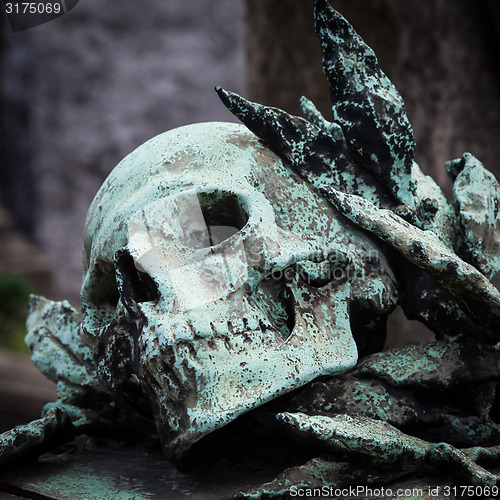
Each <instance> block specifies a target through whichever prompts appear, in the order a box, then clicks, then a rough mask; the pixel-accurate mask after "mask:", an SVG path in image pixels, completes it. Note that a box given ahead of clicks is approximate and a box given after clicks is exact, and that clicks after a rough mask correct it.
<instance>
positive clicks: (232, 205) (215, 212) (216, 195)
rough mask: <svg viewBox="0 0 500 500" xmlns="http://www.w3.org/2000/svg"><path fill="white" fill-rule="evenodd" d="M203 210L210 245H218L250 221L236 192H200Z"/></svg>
mask: <svg viewBox="0 0 500 500" xmlns="http://www.w3.org/2000/svg"><path fill="white" fill-rule="evenodd" d="M198 201H199V203H200V207H201V212H202V214H203V218H204V220H205V224H206V226H207V229H208V233H209V240H210V245H211V246H214V245H217V244H219V243H221V242H223V241H224V240H227V239H228V238H230V237H231V236H233V235H234V234H236V233H238V232H239V231H240V230H241V229H243V227H244V226H245V224H246V223H247V222H248V214H247V212H246V210H245V209H244V208H243V204H242V202H241V200H240V199H239V198H238V196H237V195H236V194H234V193H228V192H225V191H212V192H206V193H204V192H202V193H198Z"/></svg>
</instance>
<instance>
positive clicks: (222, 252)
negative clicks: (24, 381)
mask: <svg viewBox="0 0 500 500" xmlns="http://www.w3.org/2000/svg"><path fill="white" fill-rule="evenodd" d="M315 26H316V33H317V36H318V38H319V41H320V43H321V47H322V50H323V55H324V59H323V67H324V72H325V75H326V77H327V79H328V83H329V86H330V92H331V98H332V112H333V114H332V119H331V121H327V120H326V119H325V118H324V117H323V116H322V115H321V114H320V113H319V112H318V111H317V110H316V109H315V107H314V105H313V104H312V103H311V102H309V101H308V100H307V99H305V98H303V99H302V102H301V104H302V108H303V113H304V118H301V117H297V116H291V115H290V114H288V113H286V112H284V111H281V110H279V109H276V108H272V107H267V106H263V105H259V104H256V103H253V102H249V101H247V100H245V99H244V98H242V97H240V96H238V95H236V94H234V93H231V92H228V91H226V90H223V89H221V88H217V89H216V90H217V92H218V94H219V96H220V98H221V99H222V101H223V102H224V104H225V105H226V106H227V107H228V108H229V110H230V111H231V112H232V113H233V114H234V115H236V116H237V117H238V118H239V119H240V120H241V122H242V123H243V124H235V123H203V124H195V125H189V126H186V127H181V128H178V129H175V130H172V131H169V132H165V133H163V134H160V135H159V136H157V137H155V138H153V139H151V140H149V141H148V142H146V143H145V144H143V145H141V146H140V147H138V148H137V149H136V150H135V151H134V152H132V153H131V154H129V155H128V156H127V157H126V158H125V159H124V160H122V161H121V162H120V163H119V164H118V166H117V167H116V168H115V169H114V170H113V171H112V172H111V174H110V175H109V177H108V178H107V180H106V181H105V182H104V184H103V186H102V187H101V188H100V190H99V192H98V193H97V195H96V197H95V199H94V201H93V203H92V205H91V207H90V209H89V212H88V216H87V220H86V226H85V234H84V241H83V259H84V276H83V283H82V288H81V314H80V313H78V312H77V311H76V310H75V309H73V308H72V307H71V306H70V305H69V303H67V302H65V301H63V302H53V301H51V300H47V299H45V298H42V297H38V296H34V297H32V299H31V303H30V311H29V316H28V320H27V327H28V335H27V337H26V342H27V344H28V346H29V348H30V349H31V351H32V353H33V357H32V359H33V362H34V363H35V364H36V366H37V367H38V368H39V369H40V370H41V371H42V372H43V373H44V374H45V375H46V376H47V377H48V378H50V379H51V380H53V381H55V382H57V388H58V400H57V401H56V402H54V403H51V404H49V405H47V406H46V408H45V410H44V414H43V416H42V417H41V419H40V420H37V421H34V422H32V423H31V424H29V425H25V426H19V427H17V428H15V429H13V430H11V431H8V432H6V433H4V434H3V435H1V436H0V463H3V464H6V463H9V462H10V461H12V460H15V459H16V458H19V457H23V456H25V455H28V454H35V455H36V454H37V453H41V452H42V451H43V450H47V449H50V448H53V447H55V446H57V445H58V444H61V443H64V442H67V441H70V440H72V439H73V438H74V437H75V436H77V435H80V434H86V435H88V436H97V437H99V436H108V437H114V438H115V439H116V440H120V441H122V442H127V441H128V442H130V441H135V442H144V441H145V440H148V439H159V441H161V445H162V448H163V450H164V452H165V454H166V455H167V456H168V457H169V459H171V460H173V461H174V462H175V463H177V464H179V465H180V466H183V464H186V463H187V462H188V461H189V458H190V456H191V454H192V450H194V449H196V446H198V445H199V444H200V443H201V442H203V440H204V439H206V438H207V437H208V436H211V435H213V434H214V433H215V434H216V433H217V432H219V431H220V430H221V429H223V428H225V426H227V425H228V424H230V423H231V422H234V421H236V420H238V418H239V417H241V416H242V415H244V414H247V413H249V412H252V411H256V410H257V411H258V409H259V408H264V407H265V408H268V410H267V413H266V415H269V414H270V413H272V412H270V410H269V409H270V408H271V409H275V412H274V413H272V419H273V420H274V421H275V422H276V423H277V424H276V425H281V426H283V427H288V428H290V429H293V433H291V435H293V436H296V437H297V439H299V438H300V436H304V437H307V439H308V440H309V442H314V443H316V444H317V450H318V452H317V456H316V457H315V458H312V459H311V460H309V461H307V463H304V464H297V465H295V466H292V467H290V468H288V469H286V470H284V471H283V472H282V474H281V475H280V476H278V477H277V478H276V479H275V480H273V481H271V482H269V483H267V484H264V485H262V486H261V487H259V488H256V489H251V490H248V491H245V492H241V493H240V496H241V497H242V498H272V497H280V495H281V496H283V495H285V494H286V492H287V491H290V488H292V487H298V486H301V487H307V488H313V487H315V486H318V485H321V486H325V485H329V486H334V487H344V486H348V485H352V484H390V482H391V481H395V480H397V479H399V478H403V477H412V474H417V473H419V472H421V471H424V470H425V471H427V472H428V473H429V474H431V475H432V474H433V472H435V471H440V474H444V475H445V477H446V478H448V479H447V480H449V481H451V484H453V482H454V481H456V482H458V484H470V485H474V486H480V487H481V488H484V491H485V492H486V489H487V488H490V489H491V491H494V490H493V489H494V488H497V486H498V485H499V483H500V476H498V475H496V474H495V473H494V470H495V467H498V466H499V465H500V424H499V422H500V403H499V399H498V396H497V387H498V383H499V378H500V370H499V368H500V292H499V291H498V290H497V289H496V287H495V286H494V285H493V284H492V283H491V279H492V278H493V277H494V276H495V275H496V274H497V273H498V272H499V271H500V185H499V183H498V182H497V180H496V179H495V177H494V176H493V175H492V174H491V173H490V172H489V171H488V170H486V169H485V168H484V167H483V165H482V164H481V162H480V161H479V160H477V159H476V158H474V157H473V156H472V155H471V154H469V153H466V154H464V155H463V157H462V158H460V159H457V160H453V161H450V162H448V163H447V164H446V168H447V172H448V174H449V175H450V177H451V178H452V180H453V181H454V184H453V195H454V201H453V204H450V203H449V202H448V201H447V200H446V198H445V196H444V195H443V193H442V192H441V190H440V188H439V187H438V185H437V184H436V183H435V182H434V181H433V180H432V179H431V178H430V177H428V176H425V175H424V174H423V173H422V172H421V171H420V169H419V167H418V165H417V164H416V163H415V161H414V150H415V144H414V139H413V133H412V129H411V126H410V124H409V122H408V119H407V116H406V114H405V108H404V104H403V101H402V99H401V97H400V95H399V94H398V92H397V90H396V89H395V88H394V86H393V84H392V83H391V82H390V80H389V79H388V78H387V76H385V75H384V73H383V72H382V71H381V69H380V67H379V65H378V62H377V58H376V57H375V54H374V53H373V51H372V50H371V49H370V48H369V47H368V46H367V45H366V44H365V43H364V42H363V40H362V39H361V38H360V37H359V36H358V35H357V33H356V32H355V31H354V30H353V28H352V27H351V26H350V25H349V24H348V22H347V21H346V20H345V19H344V18H343V17H342V16H341V15H340V14H339V13H337V12H336V11H334V10H333V9H332V8H331V6H330V5H329V3H328V1H327V0H316V4H315ZM397 305H400V306H401V307H402V308H403V310H404V312H405V314H406V316H407V317H408V318H410V319H416V320H419V321H421V322H422V323H424V324H425V325H427V327H428V328H430V329H431V330H432V331H433V332H434V333H435V336H436V340H435V341H434V342H424V343H420V344H417V345H408V346H406V347H402V348H395V349H391V350H383V346H384V341H385V333H386V322H387V317H388V315H389V314H390V313H391V312H392V311H393V310H394V308H395V307H396V306H397ZM242 432H245V429H244V428H243V429H242ZM242 453H244V450H242Z"/></svg>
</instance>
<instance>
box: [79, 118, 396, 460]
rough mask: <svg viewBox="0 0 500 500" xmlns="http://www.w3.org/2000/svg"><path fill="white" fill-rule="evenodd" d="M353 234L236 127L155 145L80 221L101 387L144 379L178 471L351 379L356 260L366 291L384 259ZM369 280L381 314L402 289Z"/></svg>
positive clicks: (366, 297) (127, 163)
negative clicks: (270, 404)
mask: <svg viewBox="0 0 500 500" xmlns="http://www.w3.org/2000/svg"><path fill="white" fill-rule="evenodd" d="M347 224H348V223H346V222H345V221H343V220H342V218H341V217H340V216H339V215H338V214H335V212H334V210H333V208H332V207H331V206H330V205H329V204H328V203H327V202H325V201H324V200H323V199H322V198H321V196H320V195H318V194H317V193H315V192H314V191H313V190H312V189H311V188H310V187H309V186H308V185H307V183H306V182H305V181H303V180H302V179H301V178H299V177H298V176H296V175H295V174H294V173H293V172H292V171H291V170H290V169H289V168H288V167H287V165H286V164H284V163H283V161H282V160H281V159H280V158H279V157H278V156H276V155H275V154H274V153H272V152H271V151H270V150H269V149H267V148H266V147H265V146H264V145H263V144H262V143H261V142H260V141H259V140H258V139H257V138H256V137H255V136H254V135H253V134H251V133H250V132H249V131H248V130H247V129H246V128H245V127H243V126H241V125H237V124H230V123H208V124H197V125H190V126H187V127H182V128H179V129H176V130H173V131H170V132H166V133H164V134H161V135H159V136H157V137H155V138H153V139H151V140H150V141H148V142H146V143H145V144H143V145H142V146H140V147H139V148H137V149H136V150H135V151H134V152H132V153H131V154H130V155H129V156H127V157H126V158H125V159H124V160H122V162H121V163H120V164H119V165H118V166H117V167H116V168H115V170H114V171H113V172H112V173H111V174H110V176H109V177H108V179H107V181H106V182H105V183H104V184H103V186H102V187H101V189H100V191H99V192H98V194H97V195H96V198H95V199H94V202H93V204H92V206H91V208H90V210H89V215H88V217H87V223H86V229H85V236H84V266H85V269H84V280H83V285H82V292H81V300H82V313H83V322H82V330H83V332H84V333H85V334H86V335H88V336H89V339H90V344H91V346H92V348H93V352H94V358H95V363H96V369H97V373H98V376H99V378H100V380H101V382H103V383H105V384H106V385H107V386H108V387H110V388H112V389H113V390H119V389H120V385H121V383H123V382H124V381H125V380H127V379H128V378H129V377H130V376H131V375H132V374H135V375H136V376H137V377H138V378H139V380H140V382H141V386H142V388H143V391H144V392H145V393H146V394H147V395H148V396H149V397H150V399H151V401H152V403H153V407H154V410H155V420H156V424H157V429H158V431H159V434H160V437H161V439H162V442H163V444H164V446H165V448H166V449H167V450H168V452H169V453H170V454H171V455H172V456H173V457H174V458H175V457H178V456H180V455H182V454H183V452H184V451H186V450H187V449H188V448H189V447H190V446H191V445H192V444H193V443H194V442H196V441H198V440H199V439H200V438H201V437H203V436H204V435H206V434H208V433H210V432H212V431H213V430H215V429H217V428H219V427H221V426H223V425H224V424H226V423H228V422H229V421H231V420H233V419H234V418H236V417H237V416H238V415H240V414H242V413H243V412H246V411H248V410H250V409H252V408H255V407H256V406H258V405H261V404H263V403H265V402H266V401H269V400H270V399H273V398H275V397H277V396H279V395H281V394H284V393H286V392H288V391H290V390H292V389H294V388H297V387H300V386H302V385H304V384H306V383H308V382H310V381H311V380H313V379H314V378H316V377H318V376H320V375H331V374H336V373H340V372H343V371H345V370H347V369H349V368H351V367H352V366H353V365H354V364H355V362H356V360H357V349H356V344H355V342H354V339H353V336H352V334H351V329H350V321H349V304H350V299H351V296H352V299H353V301H354V302H356V300H357V299H356V297H359V296H360V295H361V291H360V290H361V288H359V290H358V291H356V290H357V288H356V287H357V286H358V285H357V283H356V282H355V280H354V281H353V280H352V279H350V278H352V276H348V274H349V273H348V272H347V271H348V269H349V262H348V261H350V263H351V264H352V261H356V262H355V266H354V268H356V269H357V270H358V272H359V270H361V275H362V278H363V280H364V283H365V284H366V283H367V282H370V280H369V276H370V274H371V272H372V271H371V268H370V266H368V265H367V264H366V262H367V259H366V256H367V255H373V254H374V252H375V253H376V252H377V249H376V246H375V244H374V243H373V242H372V241H371V240H370V239H368V238H366V237H359V235H358V240H360V241H361V244H359V243H358V244H357V246H356V247H355V248H354V247H353V245H352V243H351V241H352V240H350V239H349V232H353V231H354V232H356V230H353V229H352V228H351V227H350V228H349V230H347V229H346V225H347ZM342 261H343V262H342ZM335 266H336V267H335ZM333 269H335V270H337V271H338V270H340V271H338V272H337V273H336V275H335V274H334V276H333V278H332V270H333ZM374 274H375V272H374ZM376 274H377V283H383V284H384V285H383V286H382V287H380V286H373V287H372V288H371V289H370V286H364V287H362V289H363V292H362V294H363V301H362V303H363V304H367V303H369V304H371V305H372V308H373V309H374V311H375V312H376V314H381V313H383V312H387V311H388V310H390V309H391V308H392V307H393V305H394V302H395V292H394V284H393V279H392V273H391V271H390V268H389V266H388V265H387V263H386V262H385V261H383V262H382V261H380V260H379V261H377V270H376ZM381 274H382V275H383V276H382V279H381ZM384 278H385V279H384ZM351 282H352V284H351ZM351 288H352V289H351ZM367 290H368V291H367ZM358 302H360V301H358Z"/></svg>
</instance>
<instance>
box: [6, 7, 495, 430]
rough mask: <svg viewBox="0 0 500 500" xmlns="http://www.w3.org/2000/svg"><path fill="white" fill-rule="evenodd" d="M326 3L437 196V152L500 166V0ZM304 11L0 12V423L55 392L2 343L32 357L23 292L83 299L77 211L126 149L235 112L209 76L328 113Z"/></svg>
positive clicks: (80, 214)
mask: <svg viewBox="0 0 500 500" xmlns="http://www.w3.org/2000/svg"><path fill="white" fill-rule="evenodd" d="M332 5H333V6H334V7H335V8H337V9H338V10H339V11H341V12H342V13H343V14H344V15H345V16H346V17H347V19H348V20H349V21H350V22H351V23H352V24H353V25H354V27H355V28H356V29H357V31H358V32H359V33H360V34H361V35H362V36H363V38H364V39H365V40H366V41H367V42H368V44H370V45H371V46H372V47H373V48H374V49H375V52H376V53H377V56H378V57H379V61H380V63H381V66H382V68H383V69H384V71H385V72H386V73H387V74H388V75H389V77H390V78H391V79H392V80H393V82H394V83H395V84H396V86H397V88H398V89H399V91H400V93H401V94H402V96H403V98H404V99H405V102H406V105H407V111H408V115H409V118H410V121H411V123H412V124H413V127H414V131H415V136H416V140H417V158H416V159H417V162H418V163H419V164H420V166H421V168H422V170H423V171H424V172H425V173H427V174H431V175H432V176H433V177H434V178H435V179H436V180H437V181H438V183H439V184H440V185H441V186H442V187H443V189H444V190H445V192H446V194H447V195H448V196H450V193H451V191H450V188H451V185H450V183H449V181H448V179H447V177H446V173H445V170H444V162H445V161H447V160H450V159H453V158H457V157H460V156H461V155H462V153H463V152H465V151H470V152H471V153H473V154H474V155H475V156H477V157H478V158H479V159H481V160H482V161H483V162H484V164H485V166H486V167H487V168H489V169H490V170H492V171H494V172H496V174H497V176H498V175H499V173H500V140H499V139H500V138H499V131H500V64H499V61H500V59H499V54H500V52H499V49H500V2H498V0H433V1H432V2H421V1H419V0H406V1H405V2H400V1H398V0H332ZM312 12H313V1H312V0H273V1H269V0H246V1H245V0H217V1H216V2H214V1H213V0H189V1H185V0H168V1H167V2H165V1H162V0H150V1H148V2H141V3H140V4H139V3H138V2H137V1H135V0H120V1H116V2H106V1H104V0H85V1H83V0H82V1H81V2H79V3H78V5H77V6H76V7H75V8H74V9H73V10H71V11H70V12H69V13H68V14H66V15H64V16H62V17H60V18H58V19H55V20H53V21H50V22H49V23H46V24H43V25H40V26H38V27H35V28H32V29H29V30H26V31H21V32H17V33H12V31H11V29H10V26H9V23H8V20H7V18H6V15H5V13H2V16H1V33H0V36H1V46H0V69H1V72H0V120H1V128H2V133H1V137H0V151H1V163H0V346H1V347H0V348H1V349H3V350H4V351H3V352H0V381H3V382H1V384H3V387H4V389H3V390H0V408H5V407H6V405H7V403H8V404H9V406H10V407H11V408H13V409H12V411H11V412H10V413H11V414H12V415H11V416H2V412H0V431H1V430H2V429H6V428H9V427H10V426H11V424H12V422H13V421H17V422H18V421H20V420H22V419H27V420H29V418H28V417H30V418H31V414H34V415H35V416H34V417H32V418H35V417H37V416H38V415H39V406H40V404H41V402H43V401H47V400H48V399H47V398H49V399H50V398H51V397H53V394H54V387H53V385H51V384H50V383H48V382H45V381H44V379H43V377H42V378H41V380H40V382H37V383H39V384H40V386H39V390H38V391H34V390H33V385H32V384H33V382H32V381H33V377H35V376H36V375H34V374H35V373H36V369H32V367H31V365H29V364H23V363H22V362H21V361H19V359H22V358H16V357H15V355H13V354H11V353H12V352H13V351H15V352H18V353H21V354H22V355H26V354H27V351H26V348H25V347H24V344H23V340H22V338H23V336H24V319H25V315H26V301H27V296H28V294H29V293H30V292H36V293H41V294H43V295H45V296H47V297H49V298H52V299H57V300H60V299H68V300H69V301H70V302H71V303H72V304H73V306H75V307H78V305H79V298H78V295H79V288H80V281H81V273H82V265H81V242H82V232H83V224H84V219H85V215H86V211H87V209H88V206H89V204H90V202H91V201H92V198H93V196H94V195H95V193H96V191H97V189H98V188H99V186H100V184H101V183H102V182H103V180H104V179H105V177H106V176H107V174H108V173H109V172H110V171H111V169H112V168H113V167H114V166H115V165H116V164H117V163H118V161H119V160H120V159H121V158H122V157H124V156H125V155H126V154H128V153H129V152H130V151H132V150H133V149H134V148H136V147H137V146H138V145H140V144H141V143H142V142H144V141H145V140H147V139H149V138H150V137H152V136H154V135H156V134H159V133H161V132H163V131H165V130H168V129H171V128H174V127H177V126H180V125H184V124H187V123H192V122H200V121H211V120H223V121H234V119H233V118H232V115H231V114H230V113H229V112H228V111H227V110H226V109H225V107H224V106H223V105H222V104H221V103H220V101H219V99H218V98H217V97H216V94H215V92H214V91H213V88H214V86H215V85H222V86H223V87H225V88H227V89H230V90H233V91H236V92H238V93H241V94H242V95H244V96H246V97H248V98H250V99H252V100H257V101H259V102H261V103H264V104H270V105H273V106H278V107H281V108H283V109H285V110H287V111H289V112H292V113H294V114H297V113H299V110H298V99H299V97H300V96H301V95H306V96H307V97H309V98H310V99H312V100H313V101H314V102H315V103H316V105H317V106H318V108H319V109H320V110H321V111H322V112H323V113H324V114H325V115H326V116H327V118H328V116H329V97H328V90H327V84H326V81H325V79H324V77H323V74H322V70H321V52H320V49H319V44H318V43H317V41H316V38H315V35H314V28H313V17H312V16H313V14H312ZM405 328H408V329H410V330H411V328H412V327H411V326H408V325H407V326H406V327H405ZM415 331H416V332H417V333H416V334H415V335H419V333H418V328H417V329H416V330H415ZM5 350H8V352H9V354H8V355H7V354H5V352H6V351H5ZM22 370H25V373H26V380H29V382H27V383H28V387H26V385H22V384H24V382H22V380H23V377H22V376H21V375H19V374H20V373H21V371H22ZM33 370H34V371H33ZM23 373H24V372H23ZM37 380H38V379H37ZM5 381H7V382H6V383H4V382H5ZM9 384H10V385H9ZM23 387H24V388H23ZM23 391H24V393H25V396H26V395H28V396H29V395H31V396H30V397H32V396H33V394H34V393H35V392H37V393H38V397H37V398H35V399H34V400H33V401H32V405H31V407H30V410H29V411H28V410H26V408H27V403H26V401H27V400H26V398H25V399H24V400H23V401H24V402H23V403H22V405H21V406H20V408H19V411H18V414H17V415H15V413H16V411H17V410H16V409H15V404H13V403H12V402H13V401H15V400H16V395H18V397H19V398H20V396H19V395H20V394H24V393H23ZM28 396H26V397H28ZM28 406H29V405H28ZM30 412H31V413H30ZM3 413H5V412H3ZM2 419H3V420H2Z"/></svg>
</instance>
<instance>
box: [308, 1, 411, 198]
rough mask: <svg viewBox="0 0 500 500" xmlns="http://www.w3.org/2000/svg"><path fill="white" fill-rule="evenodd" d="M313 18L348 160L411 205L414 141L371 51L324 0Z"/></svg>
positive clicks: (396, 97) (398, 100)
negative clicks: (362, 167)
mask: <svg viewBox="0 0 500 500" xmlns="http://www.w3.org/2000/svg"><path fill="white" fill-rule="evenodd" d="M314 17H315V28H316V35H317V37H318V40H319V41H320V43H321V48H322V51H323V70H324V72H325V75H326V77H327V79H328V84H329V86H330V94H331V99H332V112H333V120H334V121H335V122H336V123H338V124H339V125H340V126H341V127H342V130H343V132H344V136H345V138H346V141H347V144H348V146H349V149H350V151H351V154H352V157H353V159H354V160H355V161H356V162H357V163H359V165H362V166H364V168H366V169H369V170H371V171H373V173H374V175H375V176H376V177H377V178H378V179H379V182H382V183H385V184H387V186H388V188H389V189H390V190H391V191H392V192H393V193H394V194H395V195H396V197H397V198H398V199H399V200H401V202H403V203H405V204H407V205H410V206H413V197H412V193H411V183H410V178H411V168H412V164H413V158H414V154H415V141H414V137H413V131H412V128H411V125H410V123H409V121H408V118H407V116H406V111H405V106H404V103H403V99H402V98H401V96H400V95H399V92H398V91H397V89H396V88H395V87H394V85H393V84H392V83H391V81H390V80H389V78H387V76H386V75H385V74H384V73H383V72H382V70H381V69H380V66H379V64H378V61H377V58H376V56H375V53H374V52H373V50H372V49H371V48H370V47H368V45H366V44H365V42H364V41H363V40H362V39H361V37H360V36H359V35H358V34H357V33H356V32H355V31H354V29H353V27H352V26H351V25H350V24H349V23H348V22H347V21H346V19H345V18H344V17H343V16H342V15H341V14H339V13H338V12H336V11H335V10H334V9H333V8H332V7H331V6H330V4H329V2H328V0H316V2H315V13H314Z"/></svg>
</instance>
